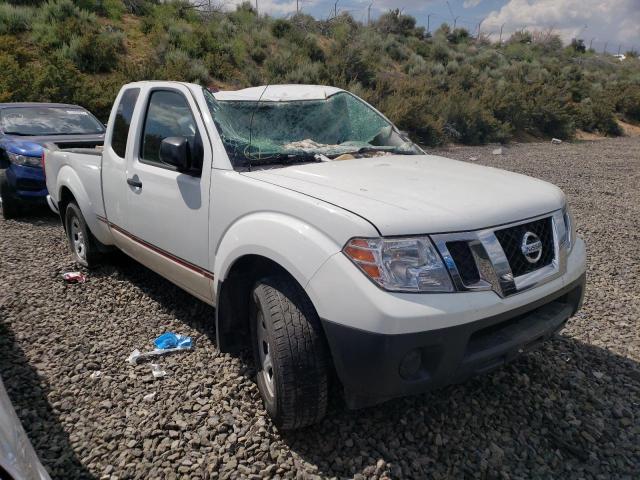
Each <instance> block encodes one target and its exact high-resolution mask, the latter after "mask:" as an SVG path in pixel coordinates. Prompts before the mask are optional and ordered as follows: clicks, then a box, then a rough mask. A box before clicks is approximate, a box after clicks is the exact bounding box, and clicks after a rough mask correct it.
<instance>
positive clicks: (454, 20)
mask: <svg viewBox="0 0 640 480" xmlns="http://www.w3.org/2000/svg"><path fill="white" fill-rule="evenodd" d="M447 8H448V9H449V13H450V14H451V18H453V29H454V30H455V29H456V22H457V21H458V17H456V16H455V15H454V14H453V10H452V9H451V4H450V3H449V0H447Z"/></svg>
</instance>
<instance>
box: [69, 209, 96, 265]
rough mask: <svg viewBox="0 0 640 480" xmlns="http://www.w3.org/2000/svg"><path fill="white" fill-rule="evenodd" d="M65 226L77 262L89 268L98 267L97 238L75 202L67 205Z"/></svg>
mask: <svg viewBox="0 0 640 480" xmlns="http://www.w3.org/2000/svg"><path fill="white" fill-rule="evenodd" d="M65 227H66V230H67V238H68V240H69V246H70V247H71V252H72V254H73V257H74V259H75V261H76V263H79V264H80V265H82V266H83V267H87V268H93V267H96V266H97V265H98V264H99V260H100V252H99V251H98V248H97V246H96V240H95V238H94V237H93V235H92V234H91V232H90V231H89V228H88V227H87V223H86V222H85V220H84V217H83V216H82V212H81V211H80V207H78V205H77V204H75V203H73V202H72V203H70V204H69V205H67V209H66V211H65Z"/></svg>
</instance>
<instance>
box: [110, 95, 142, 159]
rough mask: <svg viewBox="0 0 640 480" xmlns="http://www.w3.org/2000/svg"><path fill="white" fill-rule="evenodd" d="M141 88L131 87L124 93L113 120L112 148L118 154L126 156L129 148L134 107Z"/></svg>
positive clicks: (122, 156)
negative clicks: (128, 140)
mask: <svg viewBox="0 0 640 480" xmlns="http://www.w3.org/2000/svg"><path fill="white" fill-rule="evenodd" d="M139 93H140V89H139V88H131V89H129V90H127V91H126V92H124V93H123V94H122V99H121V100H120V103H119V104H118V110H117V111H116V118H115V120H114V121H113V133H112V135H111V148H113V151H114V152H116V154H117V155H118V156H119V157H121V158H124V154H125V151H126V149H127V137H128V136H129V127H130V126H131V117H132V116H133V108H134V107H135V106H136V101H137V100H138V94H139Z"/></svg>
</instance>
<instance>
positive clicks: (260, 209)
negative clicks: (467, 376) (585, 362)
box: [46, 82, 585, 334]
mask: <svg viewBox="0 0 640 480" xmlns="http://www.w3.org/2000/svg"><path fill="white" fill-rule="evenodd" d="M132 87H135V88H140V89H141V93H140V97H139V100H138V104H137V105H136V108H135V110H134V113H133V119H132V123H131V131H130V135H129V139H128V147H127V155H128V157H127V158H126V159H118V158H114V156H113V151H112V150H111V148H110V145H109V142H110V139H111V134H112V132H111V125H112V124H113V121H112V120H113V115H114V114H113V113H112V118H111V121H110V123H109V125H110V127H109V128H108V130H107V135H106V140H105V141H106V145H105V149H104V152H105V153H104V155H103V159H102V165H101V163H100V157H98V156H96V155H83V154H79V153H73V152H64V151H54V152H50V153H49V154H48V156H47V164H46V172H47V186H48V188H49V191H50V192H51V196H52V199H53V201H54V202H58V201H59V192H60V189H61V188H62V187H63V186H66V187H67V188H69V189H70V190H71V191H72V193H73V194H74V196H75V197H76V199H77V200H78V202H79V203H80V207H81V209H82V212H83V215H84V216H85V218H86V220H87V223H88V224H89V226H90V229H91V231H92V232H93V233H94V235H96V237H98V239H99V240H100V241H101V242H103V243H105V244H113V243H115V244H117V245H118V246H119V247H120V248H122V249H123V250H125V251H126V252H127V253H128V254H129V255H131V256H132V257H134V258H136V259H137V260H139V261H140V262H142V263H144V264H145V265H147V266H148V267H150V268H152V269H153V270H155V271H156V272H158V273H160V274H161V275H163V276H165V277H167V278H168V279H169V280H171V281H173V282H174V283H176V284H177V285H179V286H180V287H182V288H184V289H185V290H187V291H189V292H191V293H193V294H194V295H196V296H197V297H198V298H201V299H203V300H205V301H207V302H209V303H211V304H213V303H214V301H215V298H216V289H217V287H218V282H220V281H224V279H225V278H226V276H227V275H228V272H229V271H230V269H231V267H232V266H233V265H234V263H235V262H236V261H237V260H238V259H240V258H242V257H243V256H245V255H260V256H264V257H267V258H269V259H271V260H273V261H275V262H277V263H278V264H280V265H281V266H282V267H283V268H284V269H286V270H287V271H288V272H289V273H290V274H291V275H292V276H293V277H294V278H295V279H296V280H297V281H298V282H299V283H300V285H301V286H302V287H303V288H304V289H305V290H306V291H307V293H308V294H309V297H310V298H311V300H312V301H313V304H314V305H315V307H316V309H317V311H318V313H319V315H320V316H321V317H322V318H323V319H325V320H329V321H332V322H337V323H340V324H343V325H347V326H351V327H355V328H358V329H361V330H366V331H371V332H377V333H387V334H401V333H410V332H419V331H425V330H432V329H437V328H443V327H448V326H453V325H458V324H463V323H467V322H472V321H474V320H478V319H480V318H484V317H489V316H492V315H497V314H500V313H502V312H506V311H508V310H511V309H514V308H518V307H520V306H524V305H527V304H528V303H531V302H534V301H536V300H537V299H540V298H542V297H544V296H546V295H549V294H551V293H553V292H555V291H557V290H559V289H561V288H562V287H563V286H564V285H567V284H568V283H569V282H571V281H573V280H575V279H577V278H579V277H580V275H582V273H584V271H585V250H584V243H583V242H582V241H581V240H578V241H577V242H576V244H575V246H574V248H573V250H572V253H571V254H570V255H569V258H568V269H567V272H566V274H564V275H563V276H561V277H559V278H556V279H555V280H553V281H550V282H549V283H546V284H544V285H542V286H539V287H537V288H533V289H530V290H527V291H524V292H521V293H518V294H516V295H513V296H511V297H507V298H500V297H499V296H498V295H497V294H496V293H494V292H492V291H483V292H468V293H450V294H403V293H390V292H386V291H383V290H382V289H380V288H378V287H377V286H376V285H374V284H373V283H372V282H371V281H369V280H368V279H367V278H366V277H365V276H364V275H363V273H362V272H360V271H359V270H358V269H357V268H356V267H355V266H354V265H353V264H352V263H351V262H350V261H348V260H347V258H346V257H345V256H344V255H343V254H342V253H341V249H342V247H343V246H344V245H345V243H346V242H347V241H348V240H349V239H351V238H353V237H376V236H379V235H381V234H382V235H412V234H430V233H443V232H455V231H467V230H475V229H482V228H488V227H492V226H496V225H501V224H506V223H510V222H514V221H519V220H523V219H526V218H530V217H535V216H538V215H541V214H545V213H547V212H551V211H554V210H557V209H560V208H562V207H563V206H564V203H565V198H564V195H563V193H562V192H561V191H560V190H559V189H558V188H557V187H555V186H553V185H550V184H548V183H545V182H542V181H540V180H536V179H532V178H529V177H525V176H522V175H518V174H514V173H510V172H506V171H502V170H497V169H493V168H487V167H481V166H477V165H472V164H468V163H463V162H456V161H453V160H448V159H445V158H441V157H436V156H431V155H424V156H422V155H421V156H408V157H402V156H387V157H378V158H369V159H359V160H346V161H336V162H327V163H317V164H307V165H297V166H289V167H283V168H269V169H260V170H254V171H253V172H244V173H240V172H237V171H235V170H234V169H233V168H232V166H231V163H230V161H229V158H228V156H227V154H226V152H225V150H224V147H223V145H222V141H221V139H220V137H219V135H218V133H217V131H216V128H215V125H214V122H213V119H212V118H211V116H210V114H209V111H208V108H207V105H206V101H205V97H204V95H203V93H202V89H201V87H199V86H197V85H190V84H180V83H176V82H139V83H135V84H130V85H128V86H125V87H124V88H125V89H126V88H132ZM154 88H171V89H177V90H179V91H181V92H183V93H184V95H185V96H186V97H187V98H188V99H189V104H190V106H191V108H192V113H193V115H194V117H195V118H196V119H197V123H198V128H199V129H200V132H201V135H202V137H203V143H204V144H205V147H204V148H205V159H204V164H205V165H204V167H203V172H202V176H201V177H199V178H195V177H190V178H184V177H185V175H181V174H177V173H176V172H171V171H169V170H162V169H158V168H157V167H153V166H149V165H146V164H141V163H140V162H139V161H138V159H137V157H136V154H135V153H131V154H130V152H137V151H138V150H139V148H138V147H139V137H140V130H141V126H142V118H143V115H144V111H145V109H146V101H145V98H146V95H147V94H148V93H149V92H150V91H151V90H152V89H154ZM335 90H336V91H339V89H335ZM332 91H333V90H331V89H328V88H327V87H315V86H311V87H296V86H282V87H278V88H274V89H273V90H271V89H270V93H269V98H268V100H269V101H280V100H283V99H284V100H290V99H309V98H322V96H323V95H328V94H329V93H330V92H332ZM121 94H122V92H121ZM121 94H120V95H121ZM120 95H119V96H118V99H117V101H119V98H120ZM259 95H260V89H259V87H258V88H254V89H248V90H246V91H240V92H231V93H218V94H216V96H218V97H219V98H225V99H243V100H256V99H257V98H258V97H259ZM101 166H102V178H101V175H100V167H101ZM154 169H155V170H154ZM134 174H137V175H138V176H139V178H140V180H141V181H142V183H143V189H142V192H141V193H136V192H134V191H132V190H131V189H130V188H129V187H128V186H127V185H126V178H128V177H130V176H132V175H134ZM103 192H104V206H103V203H102V194H103ZM147 194H148V195H147ZM143 197H144V198H143ZM98 216H100V217H106V220H107V222H106V223H105V222H102V221H99V220H98ZM109 223H111V224H115V225H116V226H118V227H120V229H122V230H124V231H125V233H122V232H120V231H116V229H115V227H113V225H112V226H111V227H108V226H107V225H108V224H109ZM136 238H138V240H136ZM145 242H147V243H148V244H150V245H152V246H153V248H155V249H156V250H153V248H148V246H145ZM152 250H153V251H152ZM172 256H173V257H177V258H178V259H180V260H181V261H184V262H186V263H187V264H186V265H185V264H184V263H183V264H180V263H179V262H176V260H175V258H173V259H172V258H171V257H172ZM198 272H200V273H198ZM202 272H205V273H204V274H203V273H202ZM207 275H209V276H207Z"/></svg>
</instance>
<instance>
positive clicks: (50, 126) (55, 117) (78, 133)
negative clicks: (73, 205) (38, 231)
mask: <svg viewBox="0 0 640 480" xmlns="http://www.w3.org/2000/svg"><path fill="white" fill-rule="evenodd" d="M104 132H105V127H104V125H103V124H102V123H101V122H100V121H99V120H98V119H97V118H96V117H94V116H93V115H92V114H91V113H89V112H88V111H87V110H85V109H84V108H82V107H79V106H77V105H66V104H62V103H0V206H1V208H2V215H3V217H4V218H12V217H15V216H17V215H18V214H19V213H20V211H21V210H22V209H23V208H24V207H26V206H29V205H34V204H44V203H45V202H46V197H47V187H46V184H45V178H44V168H43V165H42V163H41V158H42V152H43V150H44V148H45V147H47V146H55V145H58V146H60V147H62V148H74V147H93V146H96V145H101V144H102V143H103V142H104Z"/></svg>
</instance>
